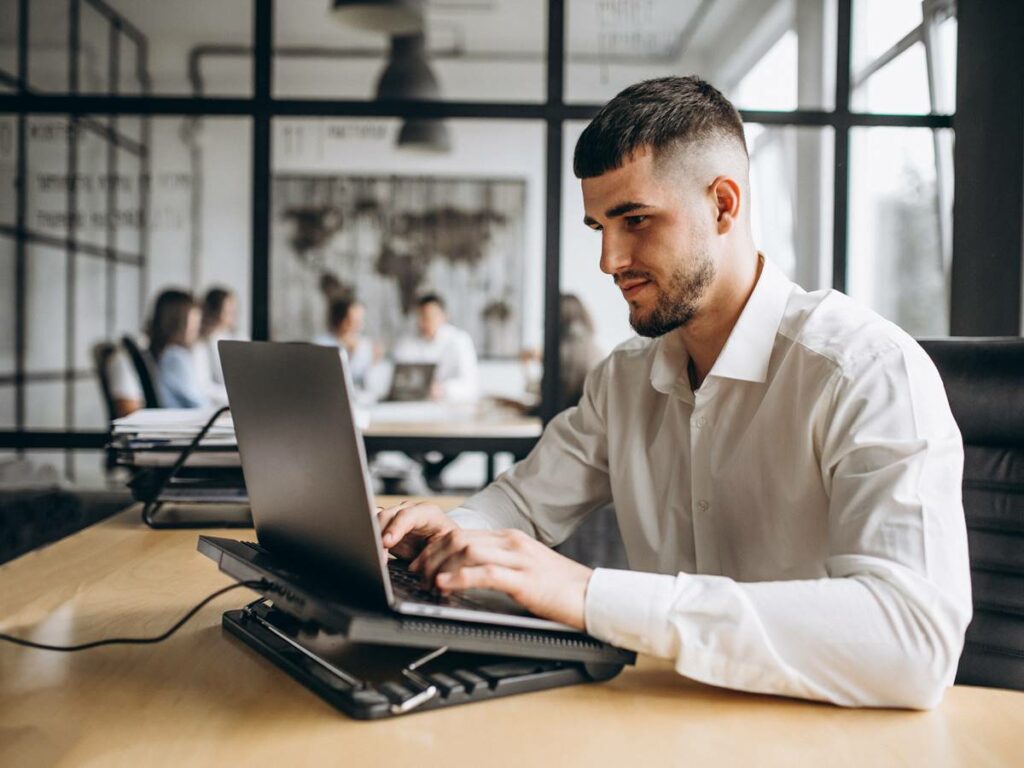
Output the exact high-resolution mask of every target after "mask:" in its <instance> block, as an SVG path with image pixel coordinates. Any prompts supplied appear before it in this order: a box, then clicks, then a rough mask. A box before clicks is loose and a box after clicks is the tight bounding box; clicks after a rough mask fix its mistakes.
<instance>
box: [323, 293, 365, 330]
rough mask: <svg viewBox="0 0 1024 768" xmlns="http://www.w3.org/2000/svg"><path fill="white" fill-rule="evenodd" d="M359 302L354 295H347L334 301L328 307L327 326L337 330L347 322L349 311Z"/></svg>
mask: <svg viewBox="0 0 1024 768" xmlns="http://www.w3.org/2000/svg"><path fill="white" fill-rule="evenodd" d="M358 303H359V302H358V301H356V300H355V298H354V297H347V296H346V297H344V298H341V299H335V300H334V301H332V302H331V303H330V306H328V307H327V328H328V329H329V330H330V331H331V332H334V331H337V330H338V326H340V325H341V324H342V323H344V322H345V318H347V317H348V313H349V312H351V311H352V307H353V306H355V305H356V304H358Z"/></svg>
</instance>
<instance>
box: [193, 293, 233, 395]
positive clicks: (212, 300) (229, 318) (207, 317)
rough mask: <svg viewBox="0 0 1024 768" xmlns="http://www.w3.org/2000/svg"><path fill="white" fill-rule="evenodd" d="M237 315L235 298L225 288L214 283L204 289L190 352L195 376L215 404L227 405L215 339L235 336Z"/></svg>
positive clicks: (222, 372)
mask: <svg viewBox="0 0 1024 768" xmlns="http://www.w3.org/2000/svg"><path fill="white" fill-rule="evenodd" d="M237 317H238V301H237V300H236V299H235V295H234V294H233V293H232V292H231V291H230V290H229V289H227V288H220V287H215V288H211V289H210V290H208V291H207V292H206V297H205V298H204V299H203V313H202V319H201V320H200V323H199V340H198V341H197V342H196V345H195V346H194V347H193V348H192V353H193V355H195V365H196V377H197V378H198V379H199V382H200V384H201V386H202V387H203V389H204V390H205V391H206V395H207V397H208V398H209V399H210V401H211V403H213V404H215V405H227V402H228V396H227V392H226V391H225V389H224V371H223V370H222V369H221V367H220V353H219V352H218V351H217V342H218V341H220V340H221V339H232V338H235V327H236V324H237Z"/></svg>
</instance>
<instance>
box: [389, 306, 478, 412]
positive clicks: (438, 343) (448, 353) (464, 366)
mask: <svg viewBox="0 0 1024 768" xmlns="http://www.w3.org/2000/svg"><path fill="white" fill-rule="evenodd" d="M416 323H417V327H418V330H419V333H418V334H417V335H416V336H414V337H407V338H404V339H402V340H400V341H399V342H398V344H396V345H395V349H394V352H393V354H392V356H393V357H394V359H395V362H396V363H436V364H437V368H436V369H435V370H434V383H433V385H432V388H431V397H432V398H433V399H434V400H445V401H448V402H474V401H476V399H477V398H478V397H479V396H480V381H479V374H478V373H477V362H476V349H475V348H474V346H473V339H472V338H470V336H469V334H468V333H466V332H465V331H463V330H460V329H459V328H456V327H455V326H453V325H451V324H450V323H449V322H448V315H447V313H446V312H445V306H444V301H443V300H442V299H441V297H440V296H438V295H437V294H436V293H428V294H426V295H425V296H421V297H420V299H419V301H417V303H416Z"/></svg>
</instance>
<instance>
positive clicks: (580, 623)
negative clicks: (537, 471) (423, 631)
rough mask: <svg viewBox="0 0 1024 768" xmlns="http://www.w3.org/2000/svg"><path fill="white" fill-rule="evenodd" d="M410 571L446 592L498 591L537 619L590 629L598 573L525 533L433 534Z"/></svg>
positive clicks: (476, 532)
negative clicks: (587, 616)
mask: <svg viewBox="0 0 1024 768" xmlns="http://www.w3.org/2000/svg"><path fill="white" fill-rule="evenodd" d="M409 568H410V570H412V571H414V572H418V573H419V574H420V575H421V576H422V577H423V580H424V581H425V582H427V583H428V584H432V585H434V586H436V587H437V588H438V589H439V590H441V591H442V592H453V591H455V590H462V589H495V590H497V591H499V592H504V593H505V594H507V595H508V596H510V597H511V598H512V599H513V600H515V601H516V602H518V603H520V604H521V605H523V606H524V607H525V608H527V609H528V610H529V611H531V612H532V613H534V614H536V615H537V616H540V617H542V618H545V619H552V620H554V621H559V622H562V623H563V624H568V625H569V626H571V627H575V628H576V629H579V630H581V631H582V630H584V629H585V621H584V603H585V598H586V594H587V584H588V583H589V582H590V575H591V574H592V573H593V571H592V570H591V569H590V568H587V567H586V566H585V565H580V564H579V563H577V562H576V561H574V560H570V559H569V558H567V557H564V556H562V555H560V554H558V553H557V552H555V551H554V550H553V549H550V548H549V547H547V546H545V545H544V544H541V543H540V542H539V541H536V540H535V539H532V538H530V537H529V536H527V535H526V534H525V533H523V532H522V531H516V530H502V531H464V530H462V529H461V528H457V527H456V528H454V529H453V530H450V531H447V532H446V533H443V534H440V535H434V536H432V537H431V538H430V541H429V542H428V543H427V544H426V546H424V547H423V551H422V552H420V554H419V557H417V558H416V559H415V560H414V561H413V562H412V563H411V564H410V566H409Z"/></svg>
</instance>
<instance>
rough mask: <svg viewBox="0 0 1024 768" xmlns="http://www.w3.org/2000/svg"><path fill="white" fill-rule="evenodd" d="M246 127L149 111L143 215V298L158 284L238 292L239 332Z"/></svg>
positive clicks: (245, 326) (243, 320) (247, 287)
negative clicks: (148, 163)
mask: <svg viewBox="0 0 1024 768" xmlns="http://www.w3.org/2000/svg"><path fill="white" fill-rule="evenodd" d="M251 160H252V131H251V121H250V120H249V119H248V118H217V117H213V118H210V117H204V118H191V117H187V118H177V117H173V118H172V117H168V118H154V120H153V124H152V149H151V168H150V172H151V178H150V184H149V188H150V197H149V210H148V212H147V221H148V222H149V228H148V232H147V233H146V235H147V243H148V249H147V252H148V258H147V261H146V265H145V268H146V275H145V286H144V287H145V290H144V293H145V297H144V298H145V301H146V304H147V306H148V305H150V304H151V303H152V299H153V297H154V296H155V295H156V293H157V292H158V291H160V290H161V289H163V288H167V287H172V286H177V287H184V288H187V289H191V290H192V291H195V292H197V293H202V292H203V291H205V290H206V289H207V288H209V287H210V286H211V285H213V284H217V285H225V286H227V287H228V288H231V289H233V290H234V292H235V293H236V295H237V297H238V302H239V306H238V310H239V313H238V319H239V326H240V327H239V332H240V333H242V334H243V335H248V333H249V321H250V317H251V305H250V301H249V297H250V293H251V280H250V275H251V269H252V247H251V232H252V225H251V218H250V211H251V208H252V162H251Z"/></svg>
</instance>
